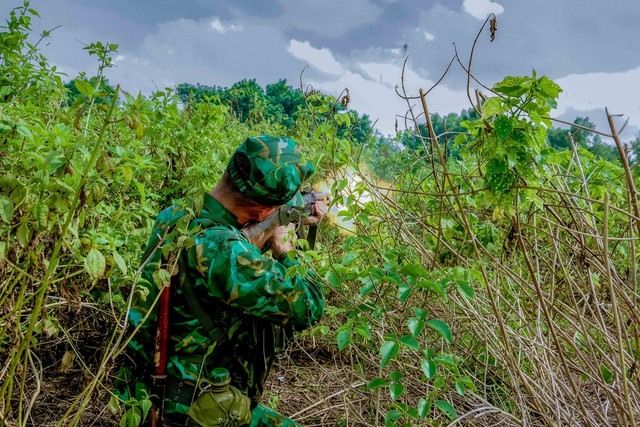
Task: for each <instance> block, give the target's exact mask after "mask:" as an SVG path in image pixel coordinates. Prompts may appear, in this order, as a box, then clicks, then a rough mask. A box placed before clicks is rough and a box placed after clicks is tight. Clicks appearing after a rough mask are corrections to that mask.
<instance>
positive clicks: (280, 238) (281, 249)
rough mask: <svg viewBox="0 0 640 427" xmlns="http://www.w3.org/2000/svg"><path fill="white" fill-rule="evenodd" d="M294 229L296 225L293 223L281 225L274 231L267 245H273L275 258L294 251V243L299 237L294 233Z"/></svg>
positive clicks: (272, 250) (272, 249)
mask: <svg viewBox="0 0 640 427" xmlns="http://www.w3.org/2000/svg"><path fill="white" fill-rule="evenodd" d="M294 229H295V225H294V224H293V223H291V224H289V225H281V226H280V227H278V228H276V229H275V230H274V231H273V234H271V237H269V239H268V240H267V243H269V245H271V252H273V257H274V258H278V257H280V255H282V254H283V253H285V252H289V251H291V250H293V249H294V242H295V240H296V237H297V236H296V234H295V233H294V232H293V230H294Z"/></svg>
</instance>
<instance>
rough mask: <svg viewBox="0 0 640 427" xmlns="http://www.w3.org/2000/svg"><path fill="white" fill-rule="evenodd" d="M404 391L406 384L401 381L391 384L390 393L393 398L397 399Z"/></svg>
mask: <svg viewBox="0 0 640 427" xmlns="http://www.w3.org/2000/svg"><path fill="white" fill-rule="evenodd" d="M403 391H404V385H403V384H400V383H394V384H389V395H390V396H391V399H392V400H397V399H398V398H399V397H400V395H402V392H403Z"/></svg>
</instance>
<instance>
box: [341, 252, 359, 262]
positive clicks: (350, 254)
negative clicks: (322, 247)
mask: <svg viewBox="0 0 640 427" xmlns="http://www.w3.org/2000/svg"><path fill="white" fill-rule="evenodd" d="M356 259H358V254H357V253H354V252H347V253H346V254H344V256H343V257H342V262H341V264H342V265H349V264H351V263H353V262H354V261H355V260H356Z"/></svg>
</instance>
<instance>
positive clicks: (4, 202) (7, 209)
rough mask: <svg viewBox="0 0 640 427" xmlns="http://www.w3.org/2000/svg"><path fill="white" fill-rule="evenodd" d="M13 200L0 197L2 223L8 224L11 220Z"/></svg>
mask: <svg viewBox="0 0 640 427" xmlns="http://www.w3.org/2000/svg"><path fill="white" fill-rule="evenodd" d="M13 207H14V205H13V200H11V199H9V198H8V197H5V196H2V195H0V218H1V219H2V220H3V221H4V222H7V223H8V222H10V221H11V220H12V219H13Z"/></svg>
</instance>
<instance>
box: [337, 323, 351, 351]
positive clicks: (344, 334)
mask: <svg viewBox="0 0 640 427" xmlns="http://www.w3.org/2000/svg"><path fill="white" fill-rule="evenodd" d="M336 342H337V343H338V350H340V351H342V350H344V349H345V348H347V347H348V346H349V344H351V328H346V329H343V330H341V331H339V332H338V335H337V338H336Z"/></svg>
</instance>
